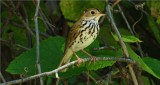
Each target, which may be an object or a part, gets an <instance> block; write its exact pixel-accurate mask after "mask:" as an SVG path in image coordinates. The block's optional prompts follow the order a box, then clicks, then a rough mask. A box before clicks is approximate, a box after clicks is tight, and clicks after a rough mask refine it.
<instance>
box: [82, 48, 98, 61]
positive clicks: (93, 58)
mask: <svg viewBox="0 0 160 85" xmlns="http://www.w3.org/2000/svg"><path fill="white" fill-rule="evenodd" d="M82 52H84V53H86V54H87V55H88V56H90V57H91V60H93V62H94V63H95V62H96V57H94V56H92V55H91V54H89V53H88V52H87V51H85V50H84V49H82ZM89 64H91V61H90V62H89Z"/></svg>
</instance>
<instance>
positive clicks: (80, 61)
mask: <svg viewBox="0 0 160 85" xmlns="http://www.w3.org/2000/svg"><path fill="white" fill-rule="evenodd" d="M77 60H78V64H77V65H78V66H79V65H80V64H81V63H82V62H83V61H82V59H81V58H79V57H78V58H77Z"/></svg>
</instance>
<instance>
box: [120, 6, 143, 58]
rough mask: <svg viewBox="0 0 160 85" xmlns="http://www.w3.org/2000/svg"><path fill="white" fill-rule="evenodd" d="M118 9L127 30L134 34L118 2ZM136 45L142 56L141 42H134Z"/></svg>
mask: <svg viewBox="0 0 160 85" xmlns="http://www.w3.org/2000/svg"><path fill="white" fill-rule="evenodd" d="M118 9H119V10H120V13H121V15H122V17H123V19H124V21H125V23H126V25H127V27H128V29H129V31H130V33H131V34H132V35H133V36H135V34H134V33H133V31H132V29H131V26H130V25H129V23H128V20H127V18H126V17H125V15H124V13H123V11H122V9H121V7H120V5H119V4H118ZM136 45H137V47H138V50H139V53H140V55H141V57H143V56H144V55H143V51H142V48H141V44H140V43H138V42H136Z"/></svg>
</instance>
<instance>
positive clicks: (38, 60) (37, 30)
mask: <svg viewBox="0 0 160 85" xmlns="http://www.w3.org/2000/svg"><path fill="white" fill-rule="evenodd" d="M39 4H40V0H37V6H36V12H35V15H34V22H35V29H36V56H37V59H36V65H37V69H38V73H39V74H40V73H42V72H41V64H40V49H39V29H38V18H37V16H38V11H39ZM40 84H41V85H43V79H42V77H40Z"/></svg>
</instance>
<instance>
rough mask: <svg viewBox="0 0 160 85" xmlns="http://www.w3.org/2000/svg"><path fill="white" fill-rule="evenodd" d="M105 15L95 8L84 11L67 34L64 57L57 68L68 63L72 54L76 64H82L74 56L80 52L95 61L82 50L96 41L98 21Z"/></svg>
mask: <svg viewBox="0 0 160 85" xmlns="http://www.w3.org/2000/svg"><path fill="white" fill-rule="evenodd" d="M105 15H106V14H103V13H101V12H100V11H99V10H98V9H96V8H89V9H87V10H85V11H84V13H83V14H82V15H81V16H80V19H79V20H77V22H75V24H74V25H73V26H72V27H71V29H70V31H69V33H68V37H67V42H66V45H65V50H64V56H63V58H62V60H61V62H60V64H59V66H58V67H60V66H63V65H65V64H67V63H69V62H70V60H71V58H72V54H74V55H75V56H76V58H77V60H78V64H80V63H82V59H81V58H80V57H79V56H78V55H77V54H76V52H78V51H80V50H81V51H82V52H84V53H86V54H87V55H89V56H90V57H91V58H93V59H94V60H95V57H94V56H92V55H91V54H89V53H88V52H87V51H85V50H84V48H86V47H88V46H89V45H90V44H91V43H92V42H93V41H94V40H95V39H96V37H97V35H98V34H99V31H100V28H99V23H98V21H99V20H100V18H101V17H103V16H105ZM66 70H67V68H65V69H63V70H62V72H65V71H66Z"/></svg>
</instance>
